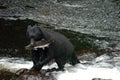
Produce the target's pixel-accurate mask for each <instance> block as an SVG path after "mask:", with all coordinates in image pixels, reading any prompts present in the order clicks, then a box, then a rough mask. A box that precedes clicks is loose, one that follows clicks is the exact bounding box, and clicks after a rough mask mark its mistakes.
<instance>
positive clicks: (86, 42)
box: [56, 29, 109, 52]
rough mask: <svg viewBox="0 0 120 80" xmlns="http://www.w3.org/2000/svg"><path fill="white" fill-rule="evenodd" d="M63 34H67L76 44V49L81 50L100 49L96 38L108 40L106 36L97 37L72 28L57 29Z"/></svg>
mask: <svg viewBox="0 0 120 80" xmlns="http://www.w3.org/2000/svg"><path fill="white" fill-rule="evenodd" d="M56 31H58V32H60V33H62V34H63V35H65V36H66V37H67V38H69V40H70V41H71V42H72V43H73V45H74V46H75V50H76V51H80V50H91V51H95V52H97V51H99V46H98V45H96V43H95V40H108V39H109V38H106V37H96V36H95V35H89V34H83V33H79V32H74V31H71V30H65V29H62V30H56Z"/></svg>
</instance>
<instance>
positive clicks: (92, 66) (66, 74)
mask: <svg viewBox="0 0 120 80" xmlns="http://www.w3.org/2000/svg"><path fill="white" fill-rule="evenodd" d="M119 61H120V57H115V56H114V57H113V58H111V57H110V56H108V55H106V54H105V55H102V56H100V57H97V58H96V59H93V60H92V61H89V63H88V62H87V61H86V63H80V64H77V65H75V66H72V65H70V64H66V65H65V71H58V72H53V74H54V75H55V77H56V78H57V80H81V79H82V80H92V79H93V78H102V79H110V80H119V79H120V68H119V67H120V63H119ZM32 65H33V64H32V62H31V61H26V60H24V59H23V58H7V57H1V58H0V68H1V69H2V68H7V69H10V70H11V71H13V72H14V71H16V70H18V69H20V68H28V69H30V68H31V67H32ZM52 67H57V64H56V63H53V64H51V65H46V66H44V67H43V69H48V68H52Z"/></svg>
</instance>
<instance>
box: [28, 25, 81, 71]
mask: <svg viewBox="0 0 120 80" xmlns="http://www.w3.org/2000/svg"><path fill="white" fill-rule="evenodd" d="M27 35H28V37H29V38H30V44H31V45H34V44H35V42H37V41H40V40H42V39H45V40H46V41H49V40H53V42H52V43H51V44H49V46H48V47H45V48H44V49H43V48H38V49H32V50H31V54H32V60H33V63H34V64H33V67H32V68H31V70H36V71H39V70H41V68H42V67H43V66H44V65H45V64H47V63H48V62H49V61H50V60H52V59H54V60H55V62H56V63H57V65H58V69H56V70H64V65H65V63H67V62H70V63H71V64H72V65H75V64H77V63H79V60H78V59H77V57H76V55H75V53H74V46H73V45H72V43H71V42H70V41H69V40H68V39H67V38H66V37H65V36H64V35H62V34H60V33H58V32H55V31H53V30H50V29H47V28H42V27H38V26H33V27H32V26H28V28H27Z"/></svg>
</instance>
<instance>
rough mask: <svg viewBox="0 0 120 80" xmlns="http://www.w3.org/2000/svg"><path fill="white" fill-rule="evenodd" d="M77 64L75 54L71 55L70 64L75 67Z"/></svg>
mask: <svg viewBox="0 0 120 80" xmlns="http://www.w3.org/2000/svg"><path fill="white" fill-rule="evenodd" d="M78 63H80V61H79V60H78V58H77V56H76V55H75V54H72V57H71V64H72V65H75V64H78Z"/></svg>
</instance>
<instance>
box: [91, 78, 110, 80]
mask: <svg viewBox="0 0 120 80" xmlns="http://www.w3.org/2000/svg"><path fill="white" fill-rule="evenodd" d="M92 80H112V79H102V78H93V79H92Z"/></svg>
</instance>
